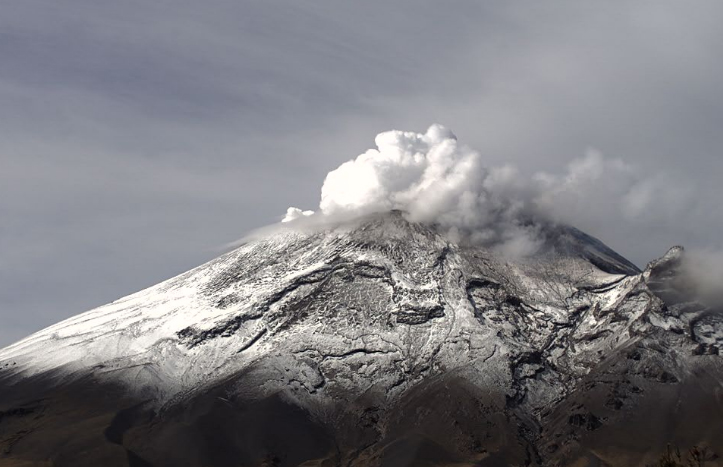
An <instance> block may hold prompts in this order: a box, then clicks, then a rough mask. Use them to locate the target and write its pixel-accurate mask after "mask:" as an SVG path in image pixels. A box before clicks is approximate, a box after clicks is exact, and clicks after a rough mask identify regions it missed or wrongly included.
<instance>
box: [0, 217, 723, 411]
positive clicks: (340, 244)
mask: <svg viewBox="0 0 723 467" xmlns="http://www.w3.org/2000/svg"><path fill="white" fill-rule="evenodd" d="M565 232H567V233H565ZM574 232H577V231H574ZM561 235H563V236H564V235H567V237H566V238H565V241H566V242H568V243H567V245H568V247H569V248H568V247H566V248H563V247H561V246H560V245H564V244H565V243H564V242H563V243H560V242H557V243H556V244H555V245H556V246H553V247H550V248H548V249H546V250H545V251H544V252H541V253H540V254H538V255H537V256H535V257H533V258H527V259H525V260H518V261H515V262H508V261H505V260H504V259H503V258H499V257H496V256H495V255H494V254H493V253H492V252H491V251H489V250H487V249H485V248H483V247H479V246H475V245H465V244H459V243H453V242H451V241H450V240H448V239H447V238H446V237H445V236H444V235H441V234H439V233H437V232H436V231H435V230H434V229H433V228H431V227H426V226H423V225H419V224H414V223H410V222H407V221H406V220H405V219H404V217H403V215H402V214H399V213H396V212H395V213H391V214H385V215H373V216H370V217H367V218H364V219H363V220H358V221H354V222H347V223H345V224H343V225H338V226H329V227H327V228H324V229H322V230H321V231H312V230H304V229H295V228H294V222H289V223H287V224H285V227H284V228H282V229H280V230H279V231H277V232H276V233H273V234H269V235H267V236H266V237H263V238H260V239H257V240H253V241H250V242H249V243H246V244H244V245H242V246H240V247H239V248H238V249H236V250H234V251H232V252H230V253H227V254H225V255H223V256H221V257H219V258H217V259H215V260H213V261H210V262H209V263H207V264H204V265H202V266H200V267H197V268H195V269H193V270H191V271H188V272H186V273H184V274H181V275H179V276H177V277H174V278H172V279H169V280H167V281H165V282H162V283H160V284H158V285H155V286H153V287H150V288H148V289H145V290H142V291H140V292H138V293H135V294H132V295H129V296H127V297H125V298H122V299H119V300H117V301H115V302H113V303H110V304H108V305H104V306H101V307H99V308H96V309H94V310H91V311H88V312H86V313H83V314H80V315H78V316H75V317H73V318H70V319H68V320H65V321H63V322H61V323H58V324H56V325H53V326H51V327H49V328H47V329H44V330H42V331H40V332H38V333H36V334H33V335H31V336H29V337H27V338H26V339H24V340H22V341H20V342H18V343H16V344H14V345H11V346H9V347H7V348H5V349H3V350H2V351H0V369H4V371H5V372H7V373H6V374H9V375H11V376H10V381H12V379H13V378H27V377H31V376H34V375H40V374H45V375H46V376H47V375H52V377H53V378H55V379H56V380H57V381H58V382H63V381H68V380H69V379H73V378H77V377H81V376H83V375H86V374H88V373H89V372H92V374H93V375H95V377H97V378H101V379H104V378H109V379H112V380H115V381H118V382H122V383H124V384H127V385H128V387H129V388H130V389H132V390H134V391H139V392H142V393H144V394H148V395H149V396H150V397H151V398H153V399H154V400H155V401H156V402H157V403H158V404H159V405H161V404H167V403H172V402H173V401H178V400H180V399H182V398H184V397H187V396H189V395H191V394H193V393H194V392H196V391H200V390H202V388H203V387H205V386H207V385H213V384H215V383H217V382H219V381H222V380H223V379H224V378H227V377H229V376H231V375H237V374H241V373H244V372H245V373H244V374H248V378H246V379H245V381H246V382H247V383H246V384H251V383H250V382H251V381H253V382H254V383H253V385H254V387H253V390H254V391H257V392H262V393H263V392H273V391H279V390H282V389H283V390H285V391H290V392H292V393H294V394H296V396H295V397H297V398H298V399H299V400H300V401H306V402H305V404H306V405H307V406H308V405H309V404H312V402H310V401H312V400H313V399H333V398H338V397H341V396H340V394H346V393H354V394H359V393H361V392H363V391H366V390H368V389H369V388H370V387H374V388H378V389H379V390H380V391H383V392H385V393H386V394H387V397H389V398H394V397H395V396H396V395H398V394H401V393H402V392H404V391H405V390H406V389H408V388H410V387H412V386H413V385H414V384H415V382H418V381H420V380H421V379H422V378H426V377H428V376H430V375H434V374H439V373H442V372H450V371H458V372H459V373H460V374H463V375H464V376H465V378H467V379H468V380H470V381H473V382H475V384H477V385H478V386H480V387H484V386H485V385H496V386H499V387H508V388H510V389H509V391H510V393H514V392H515V391H521V390H522V389H520V388H521V387H524V391H525V393H526V394H527V397H526V398H525V401H524V403H525V404H528V405H529V406H530V407H531V408H532V409H539V408H541V407H544V406H545V405H546V404H549V403H550V402H552V401H554V400H558V399H559V398H560V397H561V394H560V392H561V391H564V387H565V382H566V381H568V380H570V379H574V378H577V377H579V376H580V375H584V374H585V373H586V372H588V371H589V369H590V368H591V367H592V366H593V365H594V364H595V363H596V362H597V361H598V360H599V355H600V353H601V352H603V351H605V352H607V351H609V350H610V349H614V348H623V347H625V346H626V345H627V343H628V342H630V341H633V340H635V339H637V338H638V336H640V335H642V334H649V333H652V332H662V331H665V332H669V331H671V330H673V331H676V330H682V329H686V327H687V326H688V325H689V321H690V318H691V316H693V315H691V316H689V317H686V316H684V315H681V316H674V315H671V314H670V313H668V312H666V311H665V307H664V306H663V304H662V302H661V301H660V299H658V298H657V297H656V296H655V295H653V294H652V293H648V287H647V285H646V281H647V280H648V279H649V277H650V272H649V271H646V272H645V273H639V272H636V271H635V270H634V269H633V268H634V267H633V266H631V265H629V263H628V264H624V263H621V260H622V259H621V258H619V257H616V256H614V253H612V252H611V251H609V250H607V249H603V248H605V247H604V245H602V244H599V242H598V243H595V242H592V243H589V242H588V243H586V240H585V239H584V238H583V239H582V240H581V238H577V237H576V236H575V235H574V234H573V235H571V234H570V233H569V232H568V231H564V232H563V233H562V234H561ZM585 238H587V237H585ZM592 240H594V239H592ZM600 245H602V247H601V246H600ZM581 251H582V252H584V253H585V254H580V252H581ZM671 254H674V253H671ZM591 257H594V258H595V261H592V260H590V258H591ZM622 261H624V260H622ZM593 263H595V264H597V266H595V265H594V264H593ZM606 264H607V265H608V266H610V267H609V268H606V267H605V265H606ZM601 268H603V269H608V270H611V271H619V270H621V269H626V268H627V271H628V272H627V273H626V274H623V273H610V272H605V271H603V270H602V269H601ZM701 326H708V327H710V328H711V330H712V331H711V332H708V333H707V334H706V336H707V337H705V336H704V338H705V339H708V340H707V341H706V342H708V343H710V344H711V345H713V344H716V343H717V342H719V341H720V340H723V333H721V331H720V329H721V327H720V326H718V325H716V324H715V323H713V324H710V323H703V324H702V325H701ZM656 329H657V330H658V331H656ZM706 329H707V328H706ZM711 336H712V337H711ZM691 345H692V344H691ZM686 351H687V350H686ZM521 356H522V357H521ZM530 356H536V357H535V358H532V357H530ZM523 357H524V358H523ZM540 359H542V360H545V361H547V362H552V363H553V364H554V366H552V367H553V368H555V369H556V370H555V371H547V370H546V371H545V372H544V374H543V376H542V377H539V378H525V374H536V373H537V372H539V371H541V368H542V367H543V365H542V363H541V362H540ZM511 361H514V362H518V363H516V364H515V367H514V368H513V369H511V366H510V362H511ZM550 367H551V366H550V365H547V366H546V368H550ZM513 380H514V381H513ZM6 381H7V380H6ZM515 381H517V382H516V383H515ZM238 390H239V391H244V390H246V389H244V388H243V387H239V389H238Z"/></svg>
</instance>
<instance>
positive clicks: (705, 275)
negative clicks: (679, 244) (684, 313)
mask: <svg viewBox="0 0 723 467" xmlns="http://www.w3.org/2000/svg"><path fill="white" fill-rule="evenodd" d="M682 265H683V272H684V273H685V274H686V275H687V277H688V278H689V279H690V280H691V281H692V283H693V284H694V287H695V290H694V291H693V292H694V293H695V295H696V296H697V297H698V298H699V299H700V300H701V301H702V302H704V303H706V304H708V305H711V306H713V307H715V308H716V309H719V310H723V249H721V250H717V249H710V248H709V249H702V248H695V249H686V252H685V256H684V259H683V264H682Z"/></svg>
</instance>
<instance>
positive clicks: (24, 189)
mask: <svg viewBox="0 0 723 467" xmlns="http://www.w3.org/2000/svg"><path fill="white" fill-rule="evenodd" d="M721 17H723V3H721V2H718V1H699V2H694V3H689V2H677V1H667V0H655V1H637V2H622V1H610V2H596V3H592V2H580V1H577V0H574V1H573V0H571V1H554V2H544V3H543V2H537V1H516V2H480V1H476V0H475V1H465V0H460V1H455V2H439V1H428V0H414V1H411V0H399V1H395V2H388V1H385V2H382V1H377V0H368V1H364V2H353V3H352V2H339V1H338V0H335V1H331V0H315V1H313V2H312V1H305V0H294V1H277V0H269V1H259V0H207V1H205V2H191V1H187V0H174V1H172V2H171V1H169V0H156V1H153V2H148V1H145V0H144V1H140V0H124V1H109V0H93V1H90V0H52V1H50V0H42V1H41V0H23V1H22V2H7V3H6V4H4V5H3V7H2V14H0V124H1V125H2V128H3V131H2V133H1V134H2V137H0V220H1V222H0V319H1V320H2V322H1V324H0V346H4V345H7V344H10V343H12V342H14V341H16V340H18V339H20V338H22V337H24V336H26V335H28V334H30V333H32V332H34V331H37V330H39V329H41V328H43V327H46V326H48V325H50V324H53V323H55V322H58V321H60V320H62V319H64V318H67V317H69V316H72V315H75V314H77V313H79V312H82V311H85V310H88V309H91V308H93V307H96V306H99V305H102V304H104V303H107V302H110V301H112V300H115V299H117V298H119V297H122V296H124V295H127V294H129V293H132V292H135V291H138V290H140V289H142V288H144V287H147V286H150V285H153V284H155V283H157V282H159V281H161V280H164V279H166V278H169V277H171V276H173V275H176V274H178V273H181V272H183V271H185V270H187V269H189V268H191V267H193V266H196V265H198V264H200V263H202V262H205V261H207V260H209V259H211V258H213V257H215V256H217V255H219V254H220V253H222V252H223V251H224V249H225V245H227V244H228V243H229V242H232V241H234V240H236V239H238V238H240V237H242V236H243V235H244V234H245V233H246V232H248V231H250V230H252V229H254V228H257V227H260V226H263V225H267V224H271V223H274V222H278V221H280V220H281V218H282V217H283V216H284V214H285V212H286V208H287V207H288V206H290V205H293V206H298V207H299V208H302V209H318V206H319V201H320V190H321V186H322V184H323V182H324V178H325V176H326V174H327V173H328V172H330V171H332V170H334V169H336V168H337V167H339V166H340V165H341V164H342V163H344V162H345V161H348V160H350V159H354V158H355V157H356V156H358V155H359V154H362V153H364V152H365V151H366V150H368V149H370V148H374V144H375V143H374V141H375V136H376V135H377V134H378V133H381V132H384V131H387V130H392V129H397V130H407V131H413V132H418V133H424V132H425V131H426V130H427V128H429V127H430V125H432V124H434V123H439V124H442V125H444V126H446V127H447V128H449V129H450V130H452V131H453V132H454V134H455V135H456V136H457V138H459V140H460V141H463V142H464V144H466V145H468V146H469V147H471V148H474V150H476V151H477V152H478V153H479V154H480V157H481V160H482V161H483V162H484V164H486V165H489V166H502V165H512V166H514V167H517V169H518V170H519V171H520V172H521V173H523V174H524V176H525V177H534V174H540V173H545V174H551V178H550V180H558V181H560V183H562V182H563V181H564V180H565V178H564V177H565V175H564V174H568V175H569V174H570V173H574V171H575V170H576V169H577V168H579V165H580V164H583V165H584V164H585V161H589V160H592V159H595V160H598V161H603V162H600V164H601V165H600V167H602V169H601V170H602V172H601V173H603V174H604V175H605V176H602V177H599V178H598V179H597V181H596V184H595V186H596V187H597V188H596V189H595V190H593V191H591V192H588V193H587V195H586V196H584V197H582V198H581V199H584V202H581V203H578V204H575V205H572V204H570V205H563V207H564V210H565V211H569V212H573V213H575V215H574V216H573V217H572V222H574V223H575V225H576V226H577V227H579V228H581V229H582V230H585V231H586V232H588V233H590V234H592V235H594V236H597V237H598V238H600V239H601V240H603V241H604V242H605V243H607V244H608V245H609V246H611V247H612V248H613V249H615V250H616V251H618V252H620V253H621V254H623V255H624V256H626V257H628V258H629V259H631V260H632V261H633V262H635V263H636V264H638V265H639V266H642V267H644V266H645V263H646V262H647V261H650V260H652V259H654V258H656V257H659V256H662V255H663V254H664V253H665V251H666V250H667V248H668V247H670V246H673V245H677V244H682V245H684V246H686V247H687V248H691V249H694V250H698V251H710V252H712V253H711V254H718V252H720V251H723V244H722V240H721V236H720V232H721V231H723V208H722V207H721V205H722V203H721V202H720V200H722V199H723V184H722V183H720V178H721V176H723V157H721V154H720V151H721V147H723V132H722V131H721V128H722V125H721V124H722V123H723V87H722V86H721V85H720V83H721V81H722V78H723V54H721V53H720V44H723V28H721V27H720V24H719V23H720V18H721ZM591 154H592V155H593V156H590V155H591ZM591 158H592V159H591ZM596 158H597V159H596ZM576 161H577V162H576ZM581 161H582V162H581ZM575 164H577V165H575ZM606 164H607V165H606ZM621 164H622V165H621ZM621 166H624V167H626V168H627V169H626V171H625V172H624V173H623V172H616V170H617V169H615V167H621ZM606 167H608V169H606ZM560 174H562V175H560ZM630 174H633V175H630ZM560 177H563V178H560ZM625 177H632V178H633V179H634V180H635V184H633V185H626V186H627V190H628V191H630V187H631V186H634V187H638V188H636V190H637V191H635V194H636V195H638V196H637V197H636V199H637V200H643V201H644V202H642V201H641V202H638V201H630V200H629V199H628V198H624V197H623V198H620V197H618V198H615V199H616V201H615V203H611V201H610V200H611V198H610V197H609V196H608V195H609V194H610V193H609V192H608V191H606V190H612V188H610V187H611V186H612V187H615V186H618V182H617V180H618V178H620V179H624V178H625ZM525 179H527V178H525ZM608 180H610V181H611V184H610V185H608V184H607V183H603V182H607V181H608ZM613 192H614V193H613V194H612V195H610V196H618V195H619V194H620V193H618V192H615V190H613ZM620 200H622V201H620ZM625 200H627V201H625ZM566 202H568V203H572V201H570V200H567V201H566ZM623 202H627V205H621V204H620V203H623ZM573 204H574V203H573ZM621 206H622V208H621V209H618V208H619V207H621ZM721 257H723V256H721Z"/></svg>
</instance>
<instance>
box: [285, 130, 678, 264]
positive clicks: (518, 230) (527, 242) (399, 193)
mask: <svg viewBox="0 0 723 467" xmlns="http://www.w3.org/2000/svg"><path fill="white" fill-rule="evenodd" d="M375 143H376V147H377V148H376V149H370V150H368V151H366V152H365V153H364V154H361V155H360V156H358V157H356V158H355V159H352V160H350V161H348V162H345V163H343V164H342V165H341V166H339V167H338V168H337V169H335V170H333V171H331V172H329V174H328V175H327V176H326V179H325V181H324V184H323V186H322V189H321V202H320V204H319V209H320V213H317V214H316V215H321V216H325V217H335V216H356V215H363V214H368V213H372V212H384V211H390V210H394V209H398V210H401V211H404V212H405V213H406V215H407V216H408V218H409V219H410V220H411V221H415V222H425V223H434V224H437V225H439V226H441V227H443V228H445V229H446V230H447V232H448V233H449V234H450V235H452V236H465V237H467V238H469V239H470V240H472V241H475V242H481V243H483V244H486V245H490V246H493V247H494V248H496V249H498V250H500V251H501V252H502V253H506V254H510V255H513V256H525V255H529V254H532V253H534V252H535V251H536V250H537V249H538V247H539V245H540V243H541V238H540V236H539V226H540V222H536V221H542V220H544V221H550V222H565V223H570V224H573V225H576V226H578V227H580V228H582V229H586V228H590V227H594V224H595V222H598V221H599V219H601V218H604V219H611V218H616V217H617V218H620V217H622V218H623V219H628V220H631V221H632V220H634V219H640V218H643V217H645V218H647V219H651V218H652V219H655V218H656V216H657V217H660V218H668V217H670V214H671V212H672V211H677V210H681V209H684V208H685V205H686V200H687V199H688V196H687V193H686V192H685V189H684V188H679V189H678V190H677V191H675V192H674V193H673V192H671V191H670V190H669V189H668V187H667V184H666V183H667V180H666V177H664V176H663V175H662V174H657V175H654V176H648V177H646V176H641V175H640V174H639V173H638V172H637V171H636V170H635V169H634V168H633V167H631V166H629V165H628V164H626V163H625V162H623V161H622V160H620V159H608V158H605V157H604V156H603V155H602V154H601V153H600V152H598V151H596V150H593V149H591V150H588V152H587V153H586V154H585V156H584V157H582V158H579V159H575V160H573V161H572V162H570V164H569V165H568V166H567V168H566V169H565V170H564V171H563V172H562V173H561V174H553V173H536V174H531V175H527V176H525V175H523V174H522V173H521V172H520V170H518V169H517V168H515V167H513V166H510V165H505V166H501V167H486V166H485V164H484V162H483V158H482V155H481V154H480V153H479V152H477V151H475V150H474V149H472V148H470V147H468V146H466V145H464V144H461V143H460V142H459V141H458V140H457V138H456V136H455V135H454V134H453V133H452V132H451V131H450V130H448V129H446V128H445V127H443V126H441V125H437V124H435V125H432V126H431V127H429V129H428V130H427V131H426V132H425V133H423V134H421V133H414V132H404V131H388V132H384V133H381V134H379V135H377V137H376V139H375ZM676 185H677V186H679V187H680V186H681V185H680V184H676ZM661 200H663V201H664V205H665V209H664V210H662V211H659V210H656V209H655V207H654V204H656V205H657V204H660V201H661ZM654 201H655V203H654ZM313 214H314V213H313V212H312V211H302V210H301V209H298V208H289V210H288V211H287V214H286V217H285V218H284V221H286V222H288V221H293V220H295V219H298V218H301V217H306V216H311V215H313ZM593 230H594V229H593Z"/></svg>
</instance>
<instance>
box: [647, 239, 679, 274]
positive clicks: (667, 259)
mask: <svg viewBox="0 0 723 467" xmlns="http://www.w3.org/2000/svg"><path fill="white" fill-rule="evenodd" d="M684 255H685V248H683V247H682V246H680V245H675V246H673V247H671V248H670V249H669V250H668V251H667V252H666V253H665V254H664V255H663V256H661V257H660V258H658V259H654V260H653V261H651V262H649V263H648V265H647V267H646V268H645V272H648V273H650V272H657V271H667V270H670V269H673V268H676V267H677V266H679V265H680V262H681V261H682V260H683V257H684Z"/></svg>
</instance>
